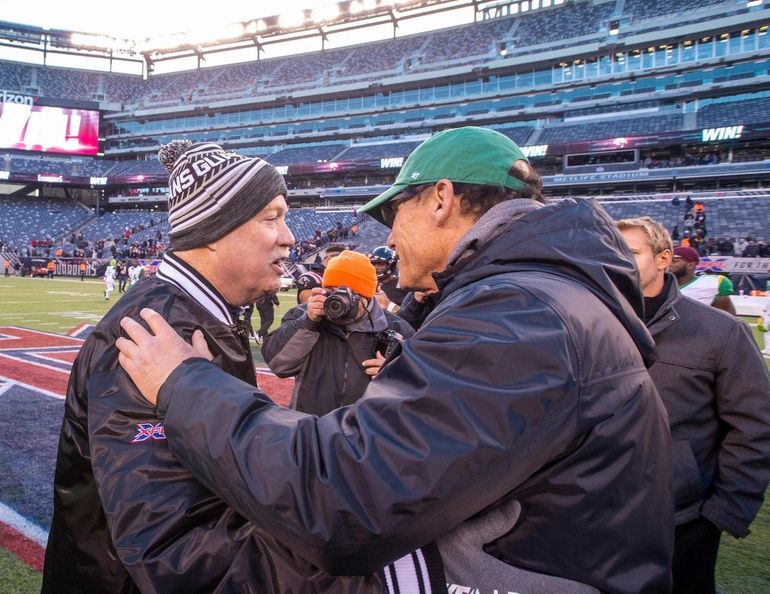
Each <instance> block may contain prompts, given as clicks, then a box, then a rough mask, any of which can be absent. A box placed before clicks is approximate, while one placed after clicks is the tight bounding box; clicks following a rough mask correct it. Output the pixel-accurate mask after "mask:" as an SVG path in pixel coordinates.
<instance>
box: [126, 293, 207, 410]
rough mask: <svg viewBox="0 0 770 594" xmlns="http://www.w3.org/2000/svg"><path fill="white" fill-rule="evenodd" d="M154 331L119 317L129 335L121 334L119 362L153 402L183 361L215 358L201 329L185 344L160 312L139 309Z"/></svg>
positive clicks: (145, 395)
mask: <svg viewBox="0 0 770 594" xmlns="http://www.w3.org/2000/svg"><path fill="white" fill-rule="evenodd" d="M140 315H141V316H142V319H143V320H144V321H145V322H147V325H148V326H149V327H150V330H151V331H152V334H150V332H147V330H145V329H144V328H143V327H142V326H141V324H139V322H136V321H135V320H132V319H131V318H123V319H122V320H120V326H121V327H122V328H123V330H125V332H126V334H128V338H123V337H120V338H118V340H117V341H115V346H116V347H117V348H118V350H119V351H120V354H119V355H118V362H119V363H120V366H121V367H122V368H123V369H124V370H125V372H126V373H127V374H128V375H129V377H130V378H131V379H132V380H133V382H134V384H136V387H137V388H138V389H139V391H140V392H141V393H142V396H144V397H145V399H146V400H148V401H149V402H150V403H151V404H156V403H157V400H158V391H159V390H160V388H161V386H162V385H163V383H164V382H165V381H166V380H167V379H168V376H169V375H171V372H172V371H174V369H176V368H177V366H179V364H180V363H182V362H183V361H186V360H187V359H190V358H192V357H204V358H206V359H208V360H209V361H210V360H211V359H212V358H213V357H212V355H211V352H209V349H208V346H207V345H206V339H205V338H204V336H203V333H202V332H201V331H200V330H196V331H195V332H193V335H192V345H190V344H188V343H186V342H185V341H184V340H182V338H181V337H180V336H179V335H178V334H177V333H176V331H175V330H174V329H173V328H172V327H171V326H170V325H169V324H168V323H167V322H166V320H164V319H163V318H162V317H161V315H160V314H159V313H158V312H156V311H154V310H152V309H148V308H145V309H143V310H142V311H141V312H140Z"/></svg>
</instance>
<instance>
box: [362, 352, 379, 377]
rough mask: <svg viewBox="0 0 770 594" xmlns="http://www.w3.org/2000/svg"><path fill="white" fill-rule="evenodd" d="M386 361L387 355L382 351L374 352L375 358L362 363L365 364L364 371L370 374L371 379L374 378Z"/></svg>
mask: <svg viewBox="0 0 770 594" xmlns="http://www.w3.org/2000/svg"><path fill="white" fill-rule="evenodd" d="M384 362H385V357H383V356H382V353H379V352H377V353H375V354H374V359H367V360H366V361H364V362H363V363H361V365H363V366H364V373H365V374H366V375H368V376H370V379H374V378H375V377H377V374H378V373H379V372H380V367H382V364H383V363H384Z"/></svg>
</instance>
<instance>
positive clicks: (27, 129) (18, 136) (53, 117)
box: [0, 102, 99, 155]
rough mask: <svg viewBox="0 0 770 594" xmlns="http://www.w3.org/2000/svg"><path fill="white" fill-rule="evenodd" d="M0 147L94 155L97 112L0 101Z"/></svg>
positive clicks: (96, 151)
mask: <svg viewBox="0 0 770 594" xmlns="http://www.w3.org/2000/svg"><path fill="white" fill-rule="evenodd" d="M0 148H3V149H17V150H28V151H41V152H44V153H65V154H70V155H96V154H97V153H98V152H99V112H98V111H96V110H90V109H75V108H69V107H52V106H48V105H29V104H24V103H11V102H0Z"/></svg>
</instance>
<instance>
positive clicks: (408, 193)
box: [380, 184, 433, 227]
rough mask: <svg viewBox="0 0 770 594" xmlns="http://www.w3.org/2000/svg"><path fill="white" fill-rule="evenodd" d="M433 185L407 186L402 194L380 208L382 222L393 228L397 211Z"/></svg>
mask: <svg viewBox="0 0 770 594" xmlns="http://www.w3.org/2000/svg"><path fill="white" fill-rule="evenodd" d="M432 187H433V184H422V185H419V186H407V187H406V189H405V190H404V191H403V192H401V193H400V194H396V195H395V196H394V197H393V198H391V199H390V200H388V201H387V202H385V203H384V204H383V205H382V206H380V214H381V215H382V220H383V221H385V224H386V225H387V226H388V227H393V221H394V220H395V218H396V211H397V210H398V207H399V206H401V205H402V204H403V203H404V202H406V201H407V200H410V199H412V198H414V197H415V196H417V195H418V194H420V193H422V192H424V191H425V190H427V189H428V188H432Z"/></svg>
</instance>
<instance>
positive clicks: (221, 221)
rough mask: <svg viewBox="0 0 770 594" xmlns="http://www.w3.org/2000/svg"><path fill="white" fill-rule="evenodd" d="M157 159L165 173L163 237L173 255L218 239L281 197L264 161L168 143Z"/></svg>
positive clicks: (278, 179)
mask: <svg viewBox="0 0 770 594" xmlns="http://www.w3.org/2000/svg"><path fill="white" fill-rule="evenodd" d="M158 160H159V161H160V162H161V163H162V164H163V166H164V167H165V168H166V169H167V170H168V172H169V174H170V175H169V179H168V188H169V202H168V222H169V225H170V227H171V231H170V233H169V236H170V238H171V248H172V249H174V250H177V251H183V250H189V249H192V248H196V247H200V246H203V245H206V244H207V243H211V242H212V241H217V240H218V239H221V238H222V237H224V236H225V235H227V234H228V233H230V232H231V231H233V230H235V229H237V228H238V227H240V226H241V225H243V224H244V223H245V222H246V221H248V220H249V219H251V218H252V217H254V216H255V215H256V214H257V213H258V212H259V211H260V210H262V209H263V208H264V207H265V206H267V204H269V203H270V202H271V201H272V200H273V199H274V198H275V197H276V196H278V195H279V194H280V195H281V196H284V197H285V196H286V195H287V190H286V183H285V182H284V180H283V177H282V176H281V174H280V173H278V171H276V169H275V167H273V166H272V165H271V164H270V163H268V162H267V161H263V160H262V159H259V158H250V157H244V156H242V155H238V154H236V153H231V152H227V151H225V150H224V149H223V148H222V147H221V146H219V145H216V144H211V143H202V144H193V143H192V142H191V141H189V140H173V141H171V142H169V143H168V144H164V145H163V146H161V147H160V151H158Z"/></svg>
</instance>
